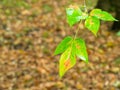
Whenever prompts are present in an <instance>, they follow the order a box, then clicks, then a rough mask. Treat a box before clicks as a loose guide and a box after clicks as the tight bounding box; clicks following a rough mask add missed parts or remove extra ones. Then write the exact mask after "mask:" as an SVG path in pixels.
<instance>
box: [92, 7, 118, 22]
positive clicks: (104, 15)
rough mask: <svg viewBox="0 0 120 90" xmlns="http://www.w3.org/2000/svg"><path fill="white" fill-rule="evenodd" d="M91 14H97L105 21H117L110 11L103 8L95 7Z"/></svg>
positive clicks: (96, 15)
mask: <svg viewBox="0 0 120 90" xmlns="http://www.w3.org/2000/svg"><path fill="white" fill-rule="evenodd" d="M90 15H91V16H95V17H97V18H99V19H101V20H104V21H117V20H116V19H115V18H114V17H113V16H112V15H111V14H110V13H108V12H106V11H102V10H101V9H93V10H92V11H91V12H90Z"/></svg>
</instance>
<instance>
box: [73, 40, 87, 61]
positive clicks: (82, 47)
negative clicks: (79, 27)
mask: <svg viewBox="0 0 120 90" xmlns="http://www.w3.org/2000/svg"><path fill="white" fill-rule="evenodd" d="M74 43H75V47H76V55H77V56H78V57H79V58H80V59H82V60H84V61H85V62H86V63H88V54H87V50H86V44H85V41H84V40H83V39H80V38H77V39H75V42H74Z"/></svg>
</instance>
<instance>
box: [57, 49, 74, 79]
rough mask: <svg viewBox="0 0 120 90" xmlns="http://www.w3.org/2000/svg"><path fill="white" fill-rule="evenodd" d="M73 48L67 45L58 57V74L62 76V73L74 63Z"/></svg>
mask: <svg viewBox="0 0 120 90" xmlns="http://www.w3.org/2000/svg"><path fill="white" fill-rule="evenodd" d="M73 50H74V49H73V48H72V47H69V48H68V49H67V50H66V51H65V52H64V53H63V54H62V55H61V57H60V61H59V63H60V64H59V76H60V77H63V75H64V74H65V73H66V71H68V70H69V69H70V68H72V67H73V66H74V65H75V64H76V57H75V52H74V51H73Z"/></svg>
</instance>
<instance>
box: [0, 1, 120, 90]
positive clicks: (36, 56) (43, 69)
mask: <svg viewBox="0 0 120 90" xmlns="http://www.w3.org/2000/svg"><path fill="white" fill-rule="evenodd" d="M73 2H74V3H79V4H80V5H82V4H83V3H82V0H74V1H73V0H49V1H48V0H26V1H25V0H21V1H19V0H18V1H17V0H15V1H14V2H13V1H12V0H1V1H0V90H119V89H120V35H119V34H118V33H116V32H113V31H110V28H111V26H112V23H111V22H102V23H101V27H100V30H99V33H98V36H97V37H95V36H94V35H93V34H92V33H91V32H90V31H88V30H87V29H86V28H84V26H83V24H81V26H80V30H79V34H78V36H79V37H82V38H84V39H85V41H86V44H87V51H88V54H89V64H86V63H84V62H83V61H81V60H79V59H78V61H77V64H76V65H75V67H74V68H72V69H71V70H69V71H68V72H67V73H66V74H65V76H64V77H63V78H62V79H60V78H59V76H58V64H59V61H58V60H59V56H54V55H53V53H54V50H55V47H56V46H57V45H58V43H59V42H60V41H61V40H62V39H63V38H64V37H65V36H68V35H74V33H75V31H76V26H75V27H72V28H71V27H69V25H68V24H67V22H66V14H65V8H66V7H67V6H68V5H70V4H72V3H73ZM112 14H113V15H115V13H114V12H113V13H112Z"/></svg>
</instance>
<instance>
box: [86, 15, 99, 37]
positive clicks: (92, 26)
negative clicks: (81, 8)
mask: <svg viewBox="0 0 120 90" xmlns="http://www.w3.org/2000/svg"><path fill="white" fill-rule="evenodd" d="M85 27H86V28H88V29H89V30H90V31H91V32H92V33H93V34H94V35H95V36H96V35H97V32H98V30H99V27H100V20H99V19H98V18H96V17H94V16H89V17H88V18H87V19H86V21H85Z"/></svg>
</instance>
